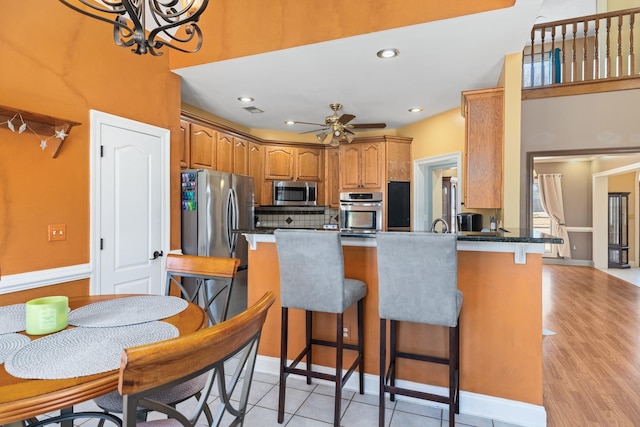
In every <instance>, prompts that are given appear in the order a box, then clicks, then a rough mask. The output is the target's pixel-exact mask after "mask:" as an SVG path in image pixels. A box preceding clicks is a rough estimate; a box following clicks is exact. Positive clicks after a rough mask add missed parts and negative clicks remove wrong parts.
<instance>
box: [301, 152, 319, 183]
mask: <svg viewBox="0 0 640 427" xmlns="http://www.w3.org/2000/svg"><path fill="white" fill-rule="evenodd" d="M296 157H297V170H296V176H295V179H296V180H298V181H321V180H322V167H323V166H324V165H323V164H322V150H320V149H317V148H298V149H297V156H296Z"/></svg>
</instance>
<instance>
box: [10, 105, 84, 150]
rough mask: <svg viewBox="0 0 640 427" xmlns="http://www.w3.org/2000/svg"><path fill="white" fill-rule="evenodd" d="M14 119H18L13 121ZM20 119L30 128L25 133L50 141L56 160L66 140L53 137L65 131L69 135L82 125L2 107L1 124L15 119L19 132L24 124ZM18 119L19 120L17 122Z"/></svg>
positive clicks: (14, 122)
mask: <svg viewBox="0 0 640 427" xmlns="http://www.w3.org/2000/svg"><path fill="white" fill-rule="evenodd" d="M16 116H17V117H16ZM14 117H16V118H15V119H13V118H14ZM20 117H22V121H24V122H25V123H26V124H27V126H28V129H27V130H26V131H25V132H28V131H31V132H33V133H35V134H36V135H37V136H38V137H39V138H40V139H41V140H46V139H48V141H47V145H50V146H51V147H52V148H53V155H52V157H53V158H54V159H55V158H56V157H58V152H59V151H60V148H61V147H62V143H63V142H64V141H65V140H64V139H60V138H56V137H53V138H52V136H53V135H55V133H56V131H59V130H62V131H64V133H65V134H67V135H68V134H69V132H71V128H72V127H74V126H77V125H79V124H81V123H79V122H74V121H71V120H66V119H61V118H58V117H51V116H45V115H43V114H37V113H32V112H30V111H23V110H16V109H15V108H11V107H5V106H3V105H0V123H3V122H6V121H8V120H11V119H13V122H12V123H13V125H14V126H15V128H16V131H17V129H18V127H19V126H20V125H21V124H22V121H20ZM16 119H17V120H18V121H17V122H16Z"/></svg>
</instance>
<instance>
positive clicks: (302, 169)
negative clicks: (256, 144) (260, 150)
mask: <svg viewBox="0 0 640 427" xmlns="http://www.w3.org/2000/svg"><path fill="white" fill-rule="evenodd" d="M323 167H324V164H323V163H322V149H319V148H306V147H290V146H284V145H277V146H267V147H265V162H264V176H265V179H268V180H283V181H321V180H322V171H323V169H322V168H323Z"/></svg>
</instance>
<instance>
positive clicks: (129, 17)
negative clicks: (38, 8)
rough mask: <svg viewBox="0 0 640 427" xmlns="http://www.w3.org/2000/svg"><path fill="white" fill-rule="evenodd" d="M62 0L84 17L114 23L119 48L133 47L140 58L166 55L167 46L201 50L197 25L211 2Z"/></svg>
mask: <svg viewBox="0 0 640 427" xmlns="http://www.w3.org/2000/svg"><path fill="white" fill-rule="evenodd" d="M59 1H60V2H61V3H63V4H64V5H66V6H68V7H70V8H71V9H73V10H75V11H77V12H80V13H82V14H83V15H87V16H90V17H92V18H96V19H98V20H100V21H104V22H107V23H109V24H112V25H113V39H114V41H115V43H116V44H117V45H118V46H122V47H131V48H132V49H131V50H132V51H133V52H134V53H136V54H138V55H143V54H146V53H150V54H151V55H154V56H159V55H162V53H163V52H161V49H162V48H163V47H165V46H166V47H169V48H172V49H176V50H179V51H181V52H187V53H193V52H197V51H198V50H200V47H201V46H202V31H201V30H200V27H198V25H197V22H198V20H199V19H200V15H202V12H204V10H205V8H206V7H207V4H208V3H209V0H59ZM147 20H150V21H149V25H147ZM151 20H152V21H153V22H151Z"/></svg>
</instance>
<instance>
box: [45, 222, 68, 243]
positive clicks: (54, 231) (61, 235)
mask: <svg viewBox="0 0 640 427" xmlns="http://www.w3.org/2000/svg"><path fill="white" fill-rule="evenodd" d="M61 240H67V224H49V238H48V241H49V242H58V241H61Z"/></svg>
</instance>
